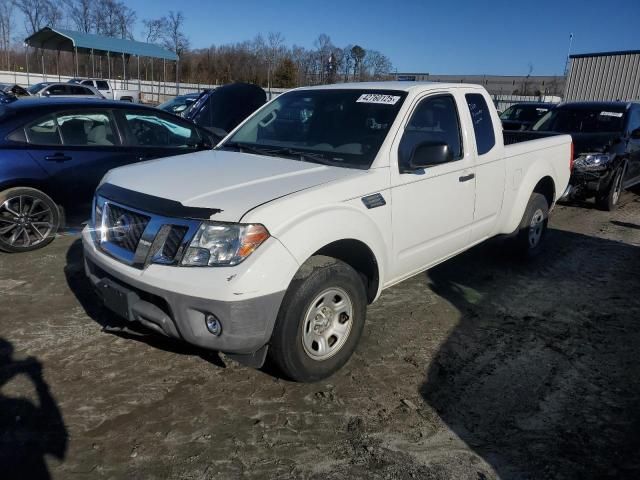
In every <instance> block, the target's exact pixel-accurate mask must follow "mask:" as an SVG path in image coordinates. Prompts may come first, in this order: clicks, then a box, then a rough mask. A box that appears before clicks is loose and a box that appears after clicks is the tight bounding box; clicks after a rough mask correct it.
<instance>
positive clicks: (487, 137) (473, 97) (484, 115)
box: [465, 93, 496, 155]
mask: <svg viewBox="0 0 640 480" xmlns="http://www.w3.org/2000/svg"><path fill="white" fill-rule="evenodd" d="M465 98H466V100H467V105H468V106H469V113H471V122H472V123H473V131H474V132H475V135H476V148H477V149H478V155H484V154H485V153H487V152H489V151H491V149H492V148H493V146H494V145H495V144H496V136H495V132H494V130H493V121H492V120H491V114H490V112H489V108H488V107H487V102H486V101H485V99H484V96H482V95H481V94H479V93H467V94H466V95H465Z"/></svg>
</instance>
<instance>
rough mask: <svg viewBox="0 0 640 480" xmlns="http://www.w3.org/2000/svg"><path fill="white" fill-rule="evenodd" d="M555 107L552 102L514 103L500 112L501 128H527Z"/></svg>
mask: <svg viewBox="0 0 640 480" xmlns="http://www.w3.org/2000/svg"><path fill="white" fill-rule="evenodd" d="M554 107H555V104H553V103H543V102H530V103H516V104H513V105H511V106H510V107H509V108H507V109H506V110H505V111H504V112H502V113H501V114H500V120H502V129H503V130H528V129H529V128H531V127H532V126H533V124H534V123H536V122H537V121H538V120H540V119H541V118H542V117H543V116H544V115H546V114H547V113H548V112H549V111H550V110H552V109H553V108H554Z"/></svg>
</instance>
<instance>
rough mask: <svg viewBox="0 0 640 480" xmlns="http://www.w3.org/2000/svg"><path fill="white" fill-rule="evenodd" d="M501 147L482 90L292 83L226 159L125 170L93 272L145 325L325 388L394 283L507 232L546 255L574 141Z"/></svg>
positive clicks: (97, 211) (100, 210)
mask: <svg viewBox="0 0 640 480" xmlns="http://www.w3.org/2000/svg"><path fill="white" fill-rule="evenodd" d="M503 143H504V142H503V134H502V127H501V123H500V119H499V118H498V115H497V113H496V110H495V109H494V107H493V105H492V103H491V99H490V97H489V95H488V94H487V92H486V91H485V90H484V89H483V88H482V87H479V86H474V85H463V84H443V83H408V82H397V83H396V82H383V83H359V84H342V85H331V86H323V87H313V88H302V89H296V90H292V91H290V92H287V93H285V94H283V95H281V96H279V97H277V98H276V99H274V100H273V101H271V102H270V103H268V104H266V105H265V106H264V107H262V108H261V109H260V110H258V111H257V112H256V113H255V114H253V115H252V116H251V117H249V118H248V119H247V120H246V121H244V122H243V123H242V124H241V125H240V126H238V127H237V128H236V129H235V130H233V131H232V132H231V133H230V134H229V135H228V136H227V137H226V138H225V139H224V140H223V141H222V142H221V143H220V144H219V145H218V146H217V147H216V149H215V150H213V151H205V152H200V153H192V154H186V155H181V156H179V157H170V158H165V159H161V160H153V161H150V162H145V163H139V164H136V165H132V166H128V167H123V168H118V169H115V170H112V171H111V172H109V173H108V174H107V175H106V176H105V178H104V179H103V181H102V183H101V185H100V186H99V188H98V190H97V192H96V197H95V208H94V215H93V220H92V224H90V225H89V226H88V227H87V228H86V229H85V230H84V232H83V243H84V250H85V261H86V264H85V268H86V273H87V275H88V277H89V279H90V280H91V282H92V283H93V285H94V286H95V287H96V289H97V292H98V293H99V296H100V297H102V300H103V301H104V303H105V305H106V306H107V307H109V308H110V309H111V310H113V311H114V312H116V313H118V314H119V315H121V316H122V317H124V318H126V319H128V320H129V321H135V322H140V323H142V324H144V325H146V326H148V327H150V328H151V329H153V330H155V331H157V332H159V333H161V334H164V335H168V336H170V337H174V338H177V339H181V340H184V341H186V342H189V343H191V344H194V345H198V346H200V347H204V348H207V349H212V350H217V351H221V352H224V353H226V354H228V355H230V356H231V357H232V358H235V359H237V360H239V361H241V362H243V363H245V364H247V365H252V366H261V365H262V364H263V362H264V361H265V359H266V356H267V355H268V356H269V357H270V359H271V360H272V361H273V362H275V364H276V366H278V367H279V368H280V369H281V370H282V372H283V373H284V374H285V375H286V376H288V377H290V378H292V379H295V380H298V381H314V380H318V379H321V378H324V377H327V376H329V375H331V374H332V373H333V372H335V371H336V370H337V369H339V368H340V367H341V366H342V365H344V363H345V362H346V361H347V360H348V359H349V357H350V356H351V354H352V353H353V351H354V350H355V348H356V345H357V343H358V340H359V338H360V336H361V333H362V330H363V327H364V323H365V315H366V308H367V304H369V303H371V302H373V301H375V300H376V299H377V298H378V297H379V296H380V293H381V292H382V290H384V289H386V288H388V287H390V286H392V285H394V284H396V283H398V282H401V281H403V280H404V279H407V278H409V277H411V276H412V275H416V274H418V273H420V272H423V271H425V270H427V269H428V268H430V267H432V266H434V265H436V264H438V263H440V262H443V261H445V260H446V259H448V258H450V257H452V256H454V255H456V254H458V253H460V252H462V251H464V250H466V249H468V248H470V247H472V246H473V245H475V244H477V243H480V242H482V241H483V240H486V239H488V238H491V237H494V236H497V235H501V234H510V235H513V237H514V238H513V242H514V244H515V245H516V246H517V247H518V248H519V249H520V250H521V251H522V252H523V253H524V254H525V255H534V254H536V253H537V252H538V251H539V249H540V245H541V242H542V240H543V237H544V233H545V228H546V225H547V216H548V213H549V210H550V209H551V208H552V206H553V205H554V203H555V201H556V200H557V199H558V198H560V197H561V196H562V194H563V192H564V190H565V189H566V187H567V184H568V180H569V175H570V169H571V163H572V143H571V137H569V136H567V135H560V136H553V137H548V138H542V139H538V140H533V141H525V142H522V143H518V144H514V145H509V146H505V145H504V144H503ZM387 321H388V322H391V323H393V322H394V321H395V320H394V319H393V318H389V319H387Z"/></svg>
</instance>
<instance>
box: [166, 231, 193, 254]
mask: <svg viewBox="0 0 640 480" xmlns="http://www.w3.org/2000/svg"><path fill="white" fill-rule="evenodd" d="M187 230H189V229H188V228H187V227H179V226H175V225H174V226H172V228H171V231H170V232H169V235H167V239H166V240H165V242H164V246H163V247H162V256H163V257H164V258H167V259H169V260H174V259H175V257H176V254H177V253H178V250H179V249H180V245H181V244H182V239H183V238H184V236H185V235H186V234H187Z"/></svg>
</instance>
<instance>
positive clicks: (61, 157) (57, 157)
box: [44, 153, 71, 162]
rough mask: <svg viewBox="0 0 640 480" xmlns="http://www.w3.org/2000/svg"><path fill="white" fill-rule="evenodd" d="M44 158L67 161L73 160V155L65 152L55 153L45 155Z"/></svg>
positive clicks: (50, 160)
mask: <svg viewBox="0 0 640 480" xmlns="http://www.w3.org/2000/svg"><path fill="white" fill-rule="evenodd" d="M44 159H45V160H46V161H48V162H67V161H69V160H71V157H70V156H69V155H65V154H64V153H54V154H53V155H47V156H45V157H44Z"/></svg>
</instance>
